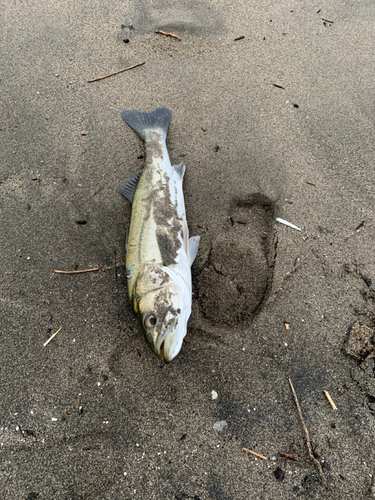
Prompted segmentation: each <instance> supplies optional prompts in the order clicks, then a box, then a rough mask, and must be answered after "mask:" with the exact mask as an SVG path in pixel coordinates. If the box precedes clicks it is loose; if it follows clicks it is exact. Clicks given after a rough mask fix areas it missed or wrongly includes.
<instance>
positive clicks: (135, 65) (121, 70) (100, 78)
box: [87, 62, 145, 83]
mask: <svg viewBox="0 0 375 500" xmlns="http://www.w3.org/2000/svg"><path fill="white" fill-rule="evenodd" d="M144 64H145V62H141V63H138V64H133V66H128V67H127V68H124V69H120V71H116V72H115V73H110V74H109V75H104V76H100V77H99V78H95V79H94V80H87V83H92V82H98V81H99V80H104V78H109V77H110V76H114V75H118V74H119V73H123V72H124V71H128V69H133V68H137V67H138V66H143V65H144Z"/></svg>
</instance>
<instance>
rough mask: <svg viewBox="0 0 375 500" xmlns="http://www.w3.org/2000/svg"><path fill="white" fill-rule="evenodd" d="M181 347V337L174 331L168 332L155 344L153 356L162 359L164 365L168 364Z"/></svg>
mask: <svg viewBox="0 0 375 500" xmlns="http://www.w3.org/2000/svg"><path fill="white" fill-rule="evenodd" d="M181 346H182V337H181V338H180V336H179V335H178V332H177V331H176V330H172V331H169V332H168V333H166V334H165V335H163V337H162V338H161V339H160V340H159V342H157V344H156V345H155V348H154V352H155V354H156V355H157V356H158V357H159V358H160V359H164V361H165V363H170V362H171V361H172V359H174V358H175V357H176V356H177V354H178V353H179V352H180V350H181Z"/></svg>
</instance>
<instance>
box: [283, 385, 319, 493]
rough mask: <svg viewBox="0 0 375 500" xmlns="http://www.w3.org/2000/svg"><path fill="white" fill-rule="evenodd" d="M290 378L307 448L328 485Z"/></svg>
mask: <svg viewBox="0 0 375 500" xmlns="http://www.w3.org/2000/svg"><path fill="white" fill-rule="evenodd" d="M288 380H289V384H290V387H291V389H292V392H293V396H294V400H295V402H296V405H297V410H298V414H299V418H300V420H301V423H302V427H303V429H304V431H305V434H306V442H307V448H308V450H309V455H310V458H311V459H312V460H313V461H314V463H315V465H316V467H317V469H318V470H319V474H320V477H321V479H322V481H323V484H324V486H325V487H327V479H326V477H325V475H324V472H323V469H322V466H321V464H320V462H319V461H318V460H317V459H316V458H315V457H314V453H313V451H312V446H311V441H310V434H309V431H308V429H307V427H306V424H305V421H304V419H303V416H302V412H301V407H300V405H299V402H298V398H297V394H296V391H295V390H294V386H293V383H292V381H291V379H290V378H289V379H288Z"/></svg>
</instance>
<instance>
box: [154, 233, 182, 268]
mask: <svg viewBox="0 0 375 500" xmlns="http://www.w3.org/2000/svg"><path fill="white" fill-rule="evenodd" d="M156 241H157V242H158V247H159V251H160V255H161V258H162V261H163V265H164V266H167V267H168V266H171V265H173V264H176V260H175V259H176V256H177V250H178V249H177V248H176V241H175V239H173V238H172V236H171V235H170V234H169V233H168V231H166V230H164V229H160V228H158V229H157V230H156Z"/></svg>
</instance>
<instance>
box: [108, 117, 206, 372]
mask: <svg viewBox="0 0 375 500" xmlns="http://www.w3.org/2000/svg"><path fill="white" fill-rule="evenodd" d="M171 115H172V111H171V109H170V108H166V107H162V108H158V109H156V110H155V111H153V112H152V113H144V112H142V111H135V110H124V111H122V112H121V116H122V117H123V119H124V120H125V121H126V123H127V124H128V125H129V126H130V127H131V128H132V129H133V130H135V132H137V134H138V135H139V136H140V137H141V138H142V139H143V140H144V142H145V146H146V162H145V166H144V167H143V170H141V171H139V172H137V173H136V174H135V175H134V176H133V177H132V178H131V179H126V180H124V181H123V182H121V184H120V185H119V186H118V188H117V189H118V191H119V192H120V193H121V194H123V195H124V196H125V197H126V198H127V199H128V200H129V201H130V202H131V203H132V215H131V222H130V228H129V231H128V234H127V241H126V273H127V280H128V295H129V299H130V302H131V304H132V306H133V309H134V311H135V313H136V314H137V316H138V319H139V322H140V324H141V326H142V329H143V332H144V334H145V337H146V341H147V343H148V345H149V347H150V348H151V349H152V350H153V351H154V353H155V354H156V355H157V356H158V357H159V358H164V360H165V361H166V362H167V363H169V362H170V361H171V360H172V359H173V358H174V357H175V356H176V355H177V354H178V353H179V351H180V349H181V346H182V341H183V338H184V337H185V335H186V331H187V322H188V319H189V316H190V313H191V299H192V288H191V269H190V267H191V265H192V263H193V261H194V259H195V256H196V254H197V251H198V245H199V236H194V237H192V238H190V239H189V230H188V226H187V222H186V214H185V203H184V196H183V192H182V181H183V178H184V173H185V165H184V163H180V165H173V166H172V165H171V162H170V160H169V155H168V151H167V146H166V137H167V131H168V127H169V123H170V120H171Z"/></svg>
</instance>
